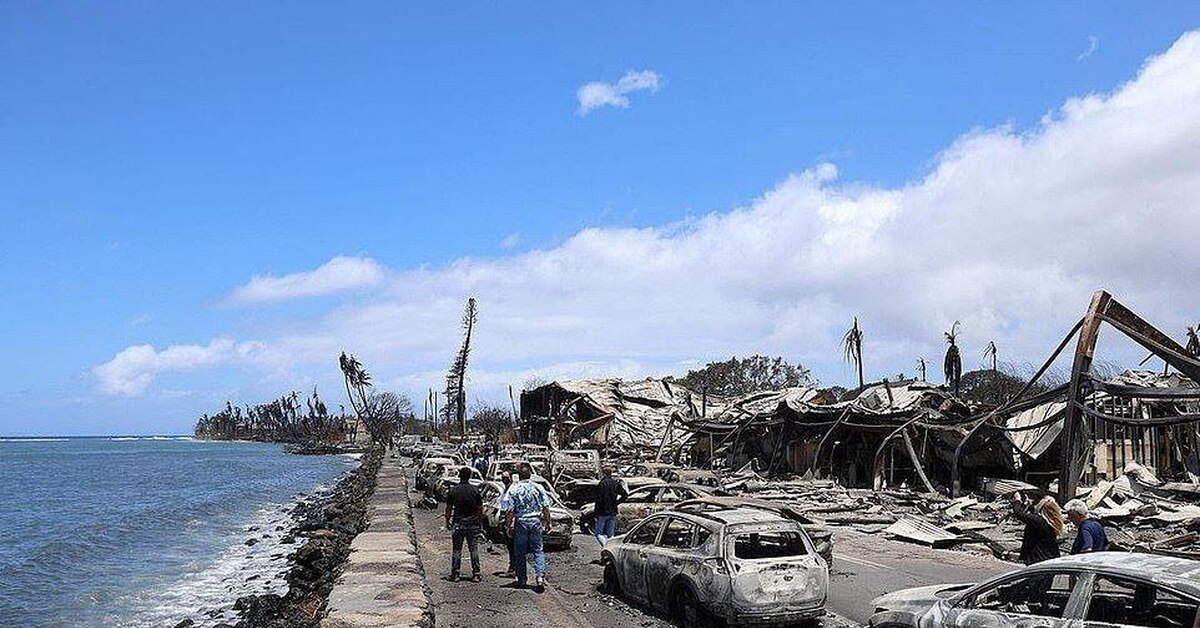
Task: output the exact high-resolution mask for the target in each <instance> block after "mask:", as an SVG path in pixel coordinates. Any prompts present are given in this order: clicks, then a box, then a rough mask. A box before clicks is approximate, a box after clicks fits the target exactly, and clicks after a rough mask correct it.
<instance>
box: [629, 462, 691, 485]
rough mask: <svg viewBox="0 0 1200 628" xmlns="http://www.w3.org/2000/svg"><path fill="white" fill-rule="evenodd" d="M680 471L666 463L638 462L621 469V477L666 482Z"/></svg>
mask: <svg viewBox="0 0 1200 628" xmlns="http://www.w3.org/2000/svg"><path fill="white" fill-rule="evenodd" d="M676 469H678V467H676V466H675V465H673V464H667V463H665V462H636V463H634V464H631V465H628V466H626V467H624V468H623V469H621V476H622V477H627V478H658V479H660V480H664V481H665V480H666V479H667V476H668V475H669V474H670V473H671V472H672V471H675V470H676Z"/></svg>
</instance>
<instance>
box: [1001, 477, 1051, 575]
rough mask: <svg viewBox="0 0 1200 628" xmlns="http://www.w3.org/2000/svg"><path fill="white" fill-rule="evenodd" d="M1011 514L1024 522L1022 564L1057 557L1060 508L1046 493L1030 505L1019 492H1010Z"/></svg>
mask: <svg viewBox="0 0 1200 628" xmlns="http://www.w3.org/2000/svg"><path fill="white" fill-rule="evenodd" d="M1011 499H1012V505H1013V515H1014V516H1015V517H1016V518H1017V519H1019V520H1021V521H1022V522H1024V523H1025V532H1024V534H1023V535H1022V536H1021V554H1020V556H1021V562H1022V563H1024V564H1026V565H1032V564H1034V563H1040V562H1042V561H1044V560H1050V559H1051V558H1058V555H1059V551H1058V537H1059V536H1061V535H1062V531H1063V515H1062V509H1061V508H1059V506H1058V502H1056V501H1054V498H1053V497H1051V496H1050V495H1046V496H1045V497H1042V498H1041V499H1039V500H1038V501H1037V503H1036V504H1034V506H1033V507H1032V508H1030V507H1029V502H1028V501H1027V500H1026V499H1025V496H1024V495H1022V494H1021V493H1019V492H1017V493H1013V494H1012V497H1011Z"/></svg>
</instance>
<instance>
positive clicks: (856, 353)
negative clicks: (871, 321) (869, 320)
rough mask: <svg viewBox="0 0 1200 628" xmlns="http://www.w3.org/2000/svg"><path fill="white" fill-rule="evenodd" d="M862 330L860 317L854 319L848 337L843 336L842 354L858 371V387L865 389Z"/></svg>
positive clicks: (847, 332)
mask: <svg viewBox="0 0 1200 628" xmlns="http://www.w3.org/2000/svg"><path fill="white" fill-rule="evenodd" d="M862 341H863V333H862V329H859V327H858V317H857V316H855V317H854V324H853V325H851V326H850V329H849V330H847V331H846V335H845V336H842V352H843V355H845V357H846V361H847V362H850V363H851V364H853V365H854V366H855V368H856V369H857V370H858V387H859V388H862V387H863V364H862Z"/></svg>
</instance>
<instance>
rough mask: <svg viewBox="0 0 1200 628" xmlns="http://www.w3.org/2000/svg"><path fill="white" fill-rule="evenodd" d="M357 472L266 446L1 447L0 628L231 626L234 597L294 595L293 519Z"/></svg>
mask: <svg viewBox="0 0 1200 628" xmlns="http://www.w3.org/2000/svg"><path fill="white" fill-rule="evenodd" d="M356 464H357V461H356V460H354V459H352V458H351V457H349V456H293V455H287V454H284V453H283V451H282V447H280V446H278V445H270V444H261V443H225V442H222V443H218V442H200V441H193V440H191V439H187V438H166V437H153V438H151V437H138V438H72V439H22V438H0V626H156V627H157V626H173V625H174V624H175V623H176V622H178V621H179V620H181V619H184V618H193V619H196V620H198V625H205V624H215V623H217V622H218V621H220V620H221V619H223V618H225V619H227V618H230V617H232V614H231V613H232V611H231V610H230V609H229V608H228V607H229V606H230V605H231V604H232V603H233V601H234V600H235V599H236V598H237V597H238V596H240V595H246V594H250V593H262V592H268V591H275V592H280V593H281V592H283V591H286V589H287V587H286V583H284V582H283V580H282V578H281V574H282V572H283V571H284V570H285V568H286V565H285V562H284V555H285V554H286V553H288V552H290V551H291V550H292V548H293V547H294V546H292V545H283V544H280V543H279V540H280V538H281V536H282V534H283V533H282V532H281V531H279V530H277V528H279V527H281V526H286V525H287V524H288V521H289V520H290V519H289V517H288V516H287V513H286V511H287V510H288V509H289V508H290V507H291V506H292V505H293V504H294V503H295V502H296V501H297V500H298V499H299V498H301V497H303V496H305V495H309V494H311V493H312V492H314V491H315V490H317V489H318V488H320V487H322V486H328V485H331V484H332V483H333V482H334V481H335V480H336V479H337V477H338V476H340V475H341V474H342V473H344V472H345V471H347V470H348V469H350V468H352V467H353V465H356ZM250 528H258V530H257V531H255V532H250V531H249V530H250ZM252 536H254V537H259V538H261V539H262V540H261V541H260V542H258V543H257V544H255V545H253V546H247V545H246V544H245V542H246V541H247V540H248V539H249V538H250V537H252ZM247 579H249V580H248V581H247ZM208 609H224V612H223V614H222V615H219V616H217V617H214V618H202V617H200V616H198V615H197V614H198V613H200V611H202V610H208ZM201 619H205V621H199V620H201Z"/></svg>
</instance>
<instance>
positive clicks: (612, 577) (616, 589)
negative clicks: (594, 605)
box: [604, 558, 621, 595]
mask: <svg viewBox="0 0 1200 628" xmlns="http://www.w3.org/2000/svg"><path fill="white" fill-rule="evenodd" d="M604 592H605V593H608V594H610V595H621V581H620V580H619V579H618V578H617V564H616V562H614V561H613V559H611V558H610V559H609V560H608V562H607V563H604Z"/></svg>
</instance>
